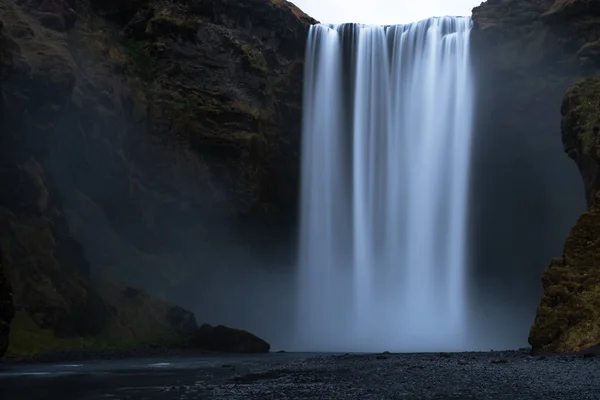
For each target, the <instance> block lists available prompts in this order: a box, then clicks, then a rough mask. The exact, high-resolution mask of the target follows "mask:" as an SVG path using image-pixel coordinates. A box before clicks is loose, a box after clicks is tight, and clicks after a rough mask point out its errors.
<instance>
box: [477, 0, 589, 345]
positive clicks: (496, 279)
mask: <svg viewBox="0 0 600 400" xmlns="http://www.w3.org/2000/svg"><path fill="white" fill-rule="evenodd" d="M597 4H598V2H596V1H584V0H582V1H561V0H557V1H554V0H489V1H487V2H485V3H483V4H482V5H481V6H479V7H476V8H475V9H474V10H473V21H474V28H473V32H472V36H471V38H472V58H473V60H474V69H475V79H476V86H477V110H476V111H477V112H476V121H475V124H476V125H475V133H476V135H475V139H474V140H475V142H474V149H473V153H474V157H475V158H474V161H473V167H472V171H473V174H474V175H473V191H472V204H473V207H474V212H475V218H474V220H473V221H474V222H473V238H474V242H473V243H474V245H473V249H474V254H473V261H474V265H475V269H476V271H475V272H476V275H477V276H476V279H477V282H476V285H474V287H475V288H476V289H475V290H479V289H481V293H480V296H482V298H486V299H487V300H486V302H487V307H488V309H489V308H494V309H496V310H497V312H495V313H493V314H492V315H487V314H482V315H480V316H478V318H479V319H480V320H487V321H490V320H491V319H493V320H494V323H493V324H495V328H493V329H502V330H503V332H505V336H506V337H507V338H510V340H507V345H510V343H514V342H515V341H517V340H519V341H520V340H522V338H524V337H527V325H529V324H530V323H531V320H532V319H533V317H534V313H535V307H536V305H537V304H538V303H539V295H540V292H539V291H536V290H532V288H534V287H535V286H536V285H539V277H540V275H541V274H542V271H543V269H544V267H545V266H546V265H547V260H548V259H550V258H552V257H553V256H554V255H556V254H557V252H560V249H561V247H562V245H563V243H564V238H565V237H566V236H567V235H568V232H569V230H570V229H571V227H572V226H573V223H574V221H575V220H576V219H577V217H578V215H580V214H581V212H583V211H584V210H585V197H584V196H583V195H582V192H583V189H582V185H581V180H580V179H579V176H578V173H577V169H576V168H575V167H574V166H573V165H572V163H570V162H569V160H568V159H567V158H566V157H564V154H563V149H562V146H561V143H560V140H558V138H559V137H560V112H559V110H560V104H561V101H562V97H563V96H564V93H565V92H566V91H567V89H568V88H569V87H571V86H572V85H573V84H575V82H577V81H578V80H580V79H581V78H583V77H586V76H591V75H594V74H595V73H597V71H598V70H599V66H600V65H599V64H598V62H597V58H596V57H595V55H594V54H593V51H592V49H593V48H594V46H595V43H596V41H597V40H598V39H599V36H598V34H599V32H600V30H599V25H598V21H599V19H598V14H597ZM508 288H510V289H508ZM508 290H510V294H509V293H507V291H508ZM503 316H505V317H503ZM502 318H504V319H502ZM517 321H518V322H517ZM515 322H517V323H515ZM493 329H492V330H493ZM490 334H491V333H490Z"/></svg>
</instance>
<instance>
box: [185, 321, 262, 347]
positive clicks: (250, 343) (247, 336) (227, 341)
mask: <svg viewBox="0 0 600 400" xmlns="http://www.w3.org/2000/svg"><path fill="white" fill-rule="evenodd" d="M189 346H190V347H191V348H194V349H200V350H207V351H216V352H223V353H268V352H269V350H270V349H271V345H270V344H269V343H267V342H265V341H264V340H263V339H261V338H259V337H257V336H255V335H253V334H252V333H250V332H247V331H244V330H240V329H233V328H228V327H226V326H223V325H219V326H216V327H212V326H211V325H208V324H203V325H202V326H201V327H200V328H198V330H197V331H196V333H195V334H194V335H193V336H192V338H191V339H190V341H189Z"/></svg>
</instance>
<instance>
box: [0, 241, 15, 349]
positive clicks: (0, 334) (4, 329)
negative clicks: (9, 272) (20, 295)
mask: <svg viewBox="0 0 600 400" xmlns="http://www.w3.org/2000/svg"><path fill="white" fill-rule="evenodd" d="M13 317H14V309H13V301H12V289H11V287H10V284H9V283H8V280H7V279H6V277H5V276H4V262H3V259H2V250H1V249H0V358H2V356H4V353H6V349H8V345H9V334H10V324H11V322H12V319H13Z"/></svg>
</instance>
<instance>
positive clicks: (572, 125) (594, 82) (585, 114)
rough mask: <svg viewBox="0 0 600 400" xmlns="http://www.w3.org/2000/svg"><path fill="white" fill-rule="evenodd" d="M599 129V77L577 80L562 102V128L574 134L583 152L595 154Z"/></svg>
mask: <svg viewBox="0 0 600 400" xmlns="http://www.w3.org/2000/svg"><path fill="white" fill-rule="evenodd" d="M599 129H600V78H598V77H595V78H588V79H583V80H581V81H579V82H578V83H577V84H576V85H575V86H573V87H572V88H571V89H570V90H569V91H568V92H567V94H566V96H565V100H564V102H563V130H564V131H565V132H567V133H568V134H570V135H576V136H577V139H578V140H579V141H580V142H581V144H582V149H583V152H584V153H586V154H589V155H595V154H596V153H597V149H598V136H599V135H598V130H599Z"/></svg>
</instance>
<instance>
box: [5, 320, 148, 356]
mask: <svg viewBox="0 0 600 400" xmlns="http://www.w3.org/2000/svg"><path fill="white" fill-rule="evenodd" d="M137 345H138V346H139V343H138V344H137ZM135 346H136V343H134V342H127V341H116V340H111V339H109V338H108V337H105V336H89V337H75V338H59V337H57V336H56V335H55V334H54V332H53V331H52V330H51V329H41V328H39V327H38V326H37V324H36V323H35V322H34V321H33V319H31V317H30V316H29V315H28V314H27V313H26V312H25V311H18V312H16V313H15V319H14V320H13V322H12V325H11V331H10V346H9V347H8V351H7V353H6V356H7V357H13V358H21V357H29V356H33V355H36V354H41V353H46V352H52V351H68V350H87V349H107V348H131V347H135Z"/></svg>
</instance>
